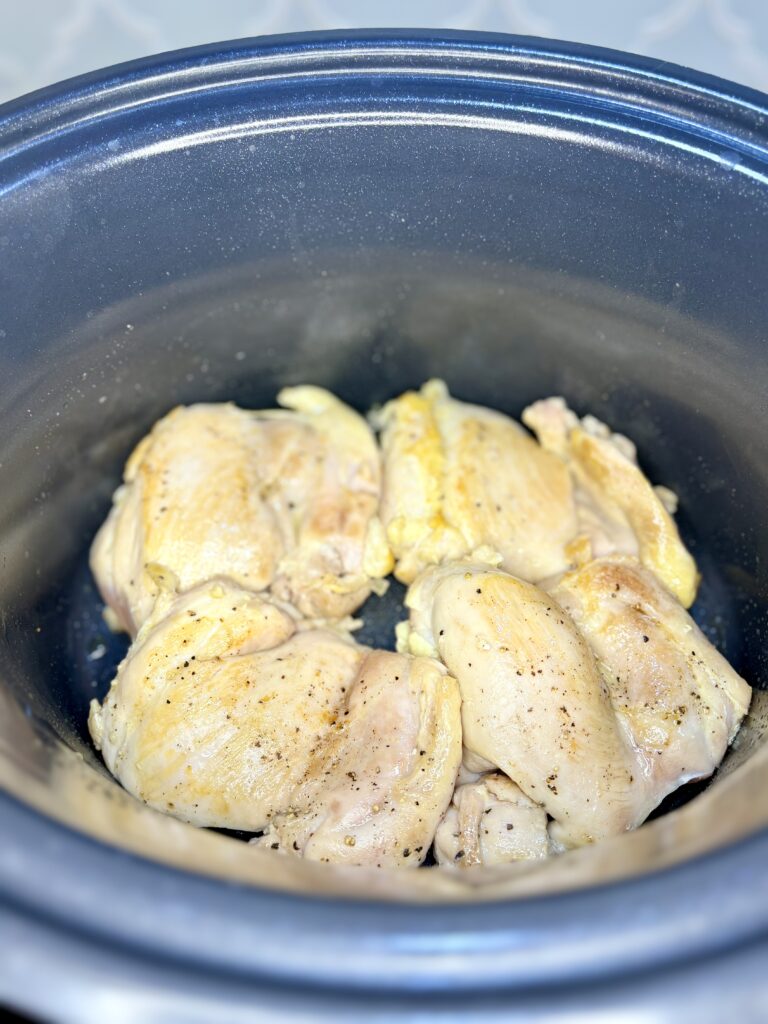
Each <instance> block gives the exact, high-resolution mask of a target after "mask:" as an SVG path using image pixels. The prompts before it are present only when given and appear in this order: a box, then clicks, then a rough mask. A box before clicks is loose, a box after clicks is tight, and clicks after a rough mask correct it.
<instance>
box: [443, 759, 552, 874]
mask: <svg viewBox="0 0 768 1024" xmlns="http://www.w3.org/2000/svg"><path fill="white" fill-rule="evenodd" d="M549 853H550V843H549V834H548V832H547V815H546V812H545V811H544V809H543V808H542V807H540V806H539V805H538V804H535V803H534V802H533V801H532V800H529V799H528V797H527V796H526V795H525V793H523V791H522V790H521V789H520V787H519V786H516V785H515V783H514V782H512V780H511V779H508V778H507V777H506V775H500V774H499V773H494V774H492V775H484V776H483V777H482V778H480V779H478V781H477V782H470V783H466V784H465V785H463V786H457V788H456V791H455V793H454V794H453V800H452V802H451V806H450V807H449V808H448V810H447V811H446V813H445V816H444V817H443V820H442V821H441V822H440V824H439V825H438V828H437V832H436V834H435V859H436V860H437V863H438V864H455V865H457V866H458V867H461V868H470V867H475V866H477V865H480V864H484V865H490V864H511V863H513V862H514V861H517V860H539V859H541V858H543V857H547V856H548V855H549Z"/></svg>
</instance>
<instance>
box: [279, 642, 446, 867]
mask: <svg viewBox="0 0 768 1024" xmlns="http://www.w3.org/2000/svg"><path fill="white" fill-rule="evenodd" d="M460 760H461V716H460V697H459V691H458V686H457V684H456V681H455V679H452V678H451V677H450V676H448V675H447V674H446V672H445V669H444V668H443V667H442V666H441V665H440V664H439V663H438V662H436V661H434V660H433V659H431V658H422V657H417V658H411V657H409V656H407V655H403V654H393V653H390V652H388V651H372V652H371V653H370V654H368V655H367V657H366V658H365V660H364V661H363V663H362V665H361V666H360V670H359V673H358V676H357V679H356V680H355V683H354V685H353V686H352V688H351V690H350V691H349V692H348V693H347V696H346V699H345V704H344V710H343V711H342V712H341V713H340V715H339V718H338V721H337V723H336V726H335V727H334V728H333V729H332V730H331V731H330V732H329V733H328V735H327V737H326V739H325V740H324V742H323V743H322V744H321V745H320V746H319V748H318V750H317V751H316V753H315V755H314V756H313V758H312V760H311V761H310V764H309V766H308V768H307V771H306V773H305V775H304V777H303V778H302V780H301V782H300V783H299V785H298V786H297V787H296V789H295V790H294V791H293V793H292V794H291V797H290V807H289V809H288V811H287V812H286V813H284V814H281V815H278V816H277V817H276V818H274V819H273V820H272V822H271V824H270V827H269V829H268V830H267V832H266V833H265V835H264V837H263V838H262V839H261V840H259V845H262V846H266V847H267V848H270V849H274V850H282V851H284V852H286V853H289V854H293V855H295V856H300V857H305V858H308V859H310V860H319V861H330V862H333V863H344V864H350V865H365V866H376V867H395V868H407V867H417V866H418V865H419V864H421V862H422V861H423V860H424V858H425V857H426V855H427V852H428V850H429V848H430V846H431V844H432V839H433V837H434V834H435V830H436V828H437V825H438V822H439V821H440V818H441V816H442V815H443V813H444V811H445V809H446V807H447V806H448V803H449V801H450V799H451V794H452V792H453V787H454V782H455V779H456V773H457V770H458V767H459V762H460Z"/></svg>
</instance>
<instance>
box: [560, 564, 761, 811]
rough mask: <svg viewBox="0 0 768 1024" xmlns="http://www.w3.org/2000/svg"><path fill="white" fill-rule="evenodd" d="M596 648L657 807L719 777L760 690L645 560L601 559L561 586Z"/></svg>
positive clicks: (562, 600) (571, 611) (563, 600)
mask: <svg viewBox="0 0 768 1024" xmlns="http://www.w3.org/2000/svg"><path fill="white" fill-rule="evenodd" d="M552 594H553V595H554V597H556V598H557V601H558V602H559V603H560V604H561V605H562V607H563V608H565V609H566V610H567V611H568V613H569V614H570V615H571V617H572V618H573V620H574V622H575V623H576V625H577V626H578V628H579V630H580V632H581V634H582V635H583V636H584V638H585V639H586V640H587V642H588V643H589V645H590V647H591V648H592V651H593V653H594V654H595V657H596V658H597V662H598V664H599V666H600V669H601V672H602V674H603V677H604V679H605V682H606V685H607V686H608V688H609V690H610V693H611V700H612V702H613V705H614V707H615V709H616V712H617V714H618V715H619V716H620V718H622V719H623V720H624V721H625V723H626V726H627V728H628V730H629V732H630V734H631V736H632V740H633V742H634V744H635V746H636V748H637V751H638V763H639V765H640V772H641V775H642V778H643V779H644V781H645V785H646V788H647V790H648V793H649V802H650V803H651V805H652V806H655V804H657V803H659V802H660V801H661V800H662V799H663V798H664V797H665V796H666V795H667V794H668V793H671V792H672V791H673V790H675V789H677V787H678V786H680V785H682V784H683V783H685V782H690V781H692V780H694V779H701V778H706V777H707V776H709V775H711V774H712V772H713V771H714V769H715V768H716V767H717V765H718V764H719V763H720V761H721V760H722V758H723V755H724V754H725V751H726V749H727V747H728V744H729V743H730V742H731V741H732V740H733V738H734V736H735V735H736V731H737V730H738V728H739V724H740V722H741V720H742V718H743V717H744V715H745V714H746V712H747V710H748V708H749V702H750V698H751V695H752V691H751V689H750V687H749V686H748V684H747V683H746V682H745V681H744V680H743V679H742V678H741V676H739V675H738V674H737V673H736V672H735V671H734V670H733V669H732V668H731V666H730V665H729V664H728V662H727V661H726V660H725V658H724V657H723V656H722V655H721V654H719V653H718V651H717V650H716V649H715V648H714V647H713V646H712V644H711V643H710V642H709V641H708V640H707V638H706V637H705V636H704V634H703V633H702V632H701V630H700V629H699V628H698V626H696V624H695V623H694V621H693V619H691V617H690V615H689V614H688V613H687V612H686V611H685V609H684V608H682V607H681V606H680V604H679V603H678V602H677V601H676V600H675V599H674V598H673V597H672V596H671V595H670V594H669V593H668V591H667V590H666V589H665V588H664V587H663V586H662V585H661V584H660V583H659V582H658V580H657V579H656V577H655V576H654V575H653V573H651V572H649V571H648V570H647V569H646V568H644V567H643V566H642V565H641V564H640V563H639V562H638V561H637V560H636V559H634V558H628V557H624V558H622V557H614V558H602V559H598V560H596V561H593V562H590V563H589V564H588V565H586V566H584V567H583V568H581V569H579V570H577V571H575V572H571V573H568V574H566V576H564V577H563V579H562V580H561V581H560V582H559V583H558V584H557V586H555V587H554V588H553V590H552Z"/></svg>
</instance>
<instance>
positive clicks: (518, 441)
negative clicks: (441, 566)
mask: <svg viewBox="0 0 768 1024" xmlns="http://www.w3.org/2000/svg"><path fill="white" fill-rule="evenodd" d="M374 420H375V423H376V424H377V426H379V427H380V428H381V429H382V435H381V442H382V447H383V451H384V486H383V493H382V506H381V518H382V522H383V524H384V528H385V530H386V537H387V540H388V542H389V545H390V547H391V549H392V552H393V554H394V557H395V559H396V565H395V576H396V577H397V578H398V579H399V580H401V581H402V582H404V583H410V582H412V580H413V579H414V578H415V577H416V575H417V574H418V573H419V572H420V571H421V570H422V569H424V568H425V567H426V566H428V565H432V564H437V563H438V562H441V561H443V560H450V559H456V558H460V557H462V556H465V555H468V554H471V553H472V552H474V551H475V550H476V549H478V548H481V547H486V546H487V547H490V548H492V549H493V550H494V551H496V552H498V554H499V556H500V560H501V564H502V565H503V566H504V567H505V568H506V569H508V570H509V571H510V572H514V573H516V574H517V575H519V576H522V577H523V578H525V579H529V580H533V581H537V580H540V579H542V578H544V577H548V576H551V575H553V574H555V573H558V572H562V571H563V570H564V569H566V568H567V567H568V566H569V562H570V559H569V558H568V556H567V554H566V550H565V548H566V545H567V544H568V542H569V541H570V540H571V539H572V538H573V537H574V535H575V534H576V532H577V523H576V512H575V506H574V502H573V495H572V489H571V481H570V478H569V474H568V471H567V469H566V467H565V465H564V464H563V462H562V460H561V459H559V458H557V457H556V456H555V455H553V454H552V453H551V452H549V451H547V450H545V449H544V448H542V447H541V446H540V445H538V444H537V443H536V442H535V441H534V440H533V438H531V436H530V435H529V434H528V433H527V431H525V430H524V429H523V428H522V427H521V426H520V425H519V424H517V423H515V421H514V420H512V419H510V418H509V417H508V416H505V415H503V414H502V413H500V412H495V411H494V410H492V409H485V408H482V407H481V406H476V405H468V404H466V403H464V402H459V401H456V399H454V398H451V396H450V395H449V394H448V390H447V388H446V386H445V384H444V383H443V382H442V381H439V380H433V381H429V382H428V383H427V384H425V385H424V387H423V388H422V389H421V391H419V392H413V391H409V392H406V393H405V394H404V395H401V396H400V397H399V398H396V399H394V400H393V401H391V402H388V403H387V404H386V405H385V406H384V408H383V409H382V410H380V412H379V413H378V414H377V415H376V416H375V417H374Z"/></svg>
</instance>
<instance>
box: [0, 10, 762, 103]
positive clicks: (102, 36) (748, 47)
mask: <svg viewBox="0 0 768 1024" xmlns="http://www.w3.org/2000/svg"><path fill="white" fill-rule="evenodd" d="M371 26H381V27H383V26H400V27H409V26H420V27H427V28H432V27H435V28H472V29H481V30H483V29H484V30H488V31H499V32H520V33H524V34H529V35H541V36H551V37H554V38H560V39H571V40H578V41H580V42H589V43H595V44H598V45H602V46H612V47H616V48H618V49H623V50H631V51H634V52H636V53H644V54H649V55H651V56H654V57H659V58H663V59H666V60H671V61H675V62H677V63H679V64H685V65H688V66H690V67H696V68H700V69H702V70H705V71H709V72H711V73H713V74H717V75H721V76H723V77H725V78H731V79H733V80H735V81H738V82H744V83H746V84H748V85H752V86H754V87H755V88H758V89H762V90H764V91H765V92H768V0H0V102H2V101H3V100H5V99H10V98H12V97H14V96H18V95H20V94H22V93H25V92H29V91H30V90H32V89H36V88H38V87H39V86H42V85H47V84H48V83H50V82H54V81H57V80H59V79H61V78H68V77H69V76H71V75H76V74H79V73H80V72H82V71H89V70H91V69H93V68H97V67H103V66H105V65H109V64H114V63H117V62H118V61H123V60H130V59H131V58H133V57H138V56H144V55H146V54H149V53H157V52H160V51H162V50H172V49H175V48H177V47H180V46H192V45H195V44H197V43H207V42H213V41H215V40H221V39H235V38H238V37H243V36H251V35H259V34H262V33H270V32H292V31H300V30H306V29H314V28H348V27H360V28H363V27H371Z"/></svg>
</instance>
